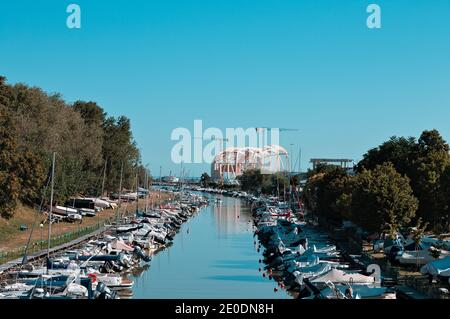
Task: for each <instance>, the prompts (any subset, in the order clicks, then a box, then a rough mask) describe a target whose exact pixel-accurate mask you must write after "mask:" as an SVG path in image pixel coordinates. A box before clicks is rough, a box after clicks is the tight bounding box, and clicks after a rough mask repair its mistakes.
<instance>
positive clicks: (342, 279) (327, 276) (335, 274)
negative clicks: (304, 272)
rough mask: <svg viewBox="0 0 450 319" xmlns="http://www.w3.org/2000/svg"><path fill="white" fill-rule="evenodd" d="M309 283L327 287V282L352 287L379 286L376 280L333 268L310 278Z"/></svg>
mask: <svg viewBox="0 0 450 319" xmlns="http://www.w3.org/2000/svg"><path fill="white" fill-rule="evenodd" d="M309 282H310V283H311V284H313V285H317V286H320V285H322V286H323V285H325V284H326V283H327V282H331V283H333V284H351V285H374V284H377V282H376V278H375V277H372V276H365V275H362V274H358V273H347V272H345V271H343V270H339V269H336V268H331V269H330V270H329V271H327V272H325V273H323V274H320V275H318V276H315V277H314V278H310V279H309Z"/></svg>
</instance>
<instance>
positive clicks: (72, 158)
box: [0, 77, 145, 219]
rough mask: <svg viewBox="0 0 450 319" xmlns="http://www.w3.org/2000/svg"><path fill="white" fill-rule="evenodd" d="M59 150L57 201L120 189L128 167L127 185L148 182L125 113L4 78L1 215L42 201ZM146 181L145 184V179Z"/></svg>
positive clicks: (0, 89) (0, 86)
mask: <svg viewBox="0 0 450 319" xmlns="http://www.w3.org/2000/svg"><path fill="white" fill-rule="evenodd" d="M53 152H56V153H57V165H56V172H55V196H56V197H55V201H56V202H57V203H63V202H64V201H65V200H66V199H67V198H68V197H70V196H76V195H94V196H99V195H101V194H100V193H101V189H102V178H103V172H104V170H105V167H106V179H105V185H104V186H105V187H104V191H105V192H113V191H117V190H118V188H119V179H120V172H121V168H122V166H123V177H124V183H123V185H124V187H125V188H129V189H134V188H135V184H136V181H135V176H136V174H137V173H139V174H140V176H141V178H140V181H144V178H143V175H144V174H145V168H144V167H143V166H142V164H141V156H140V152H139V149H138V148H137V145H136V143H135V141H134V139H133V135H132V132H131V123H130V120H129V119H128V118H126V117H125V116H119V117H112V116H109V115H108V114H107V113H106V112H105V111H104V110H103V109H102V108H101V107H100V106H99V105H98V104H97V103H95V102H84V101H77V102H75V103H68V102H66V101H64V99H63V98H62V96H61V95H60V94H48V93H46V92H44V91H43V90H42V89H40V88H37V87H30V86H27V85H25V84H15V85H9V84H7V83H6V78H4V77H0V219H1V218H3V219H10V218H12V217H13V216H14V214H15V213H16V211H17V207H18V205H20V204H21V203H24V204H26V205H28V206H31V207H32V206H34V205H39V203H40V201H41V199H42V198H44V197H47V196H46V195H47V194H46V193H44V189H45V186H46V185H48V180H49V175H50V174H49V167H50V166H51V165H50V164H51V163H50V161H51V155H52V153H53ZM142 185H143V184H142Z"/></svg>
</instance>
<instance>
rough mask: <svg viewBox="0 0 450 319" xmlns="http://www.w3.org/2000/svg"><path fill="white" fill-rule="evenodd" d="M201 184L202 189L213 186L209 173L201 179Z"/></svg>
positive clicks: (204, 174)
mask: <svg viewBox="0 0 450 319" xmlns="http://www.w3.org/2000/svg"><path fill="white" fill-rule="evenodd" d="M200 184H201V185H202V187H208V186H209V185H210V184H211V177H210V176H209V175H208V173H203V174H202V176H201V177H200Z"/></svg>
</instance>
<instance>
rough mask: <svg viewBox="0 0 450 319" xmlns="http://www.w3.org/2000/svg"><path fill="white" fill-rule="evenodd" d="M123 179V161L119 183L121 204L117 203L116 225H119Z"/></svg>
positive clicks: (120, 200) (120, 201)
mask: <svg viewBox="0 0 450 319" xmlns="http://www.w3.org/2000/svg"><path fill="white" fill-rule="evenodd" d="M122 179H123V161H122V165H121V167H120V183H119V204H118V205H117V214H116V227H118V226H119V214H120V206H121V204H122Z"/></svg>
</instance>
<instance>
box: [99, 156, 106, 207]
mask: <svg viewBox="0 0 450 319" xmlns="http://www.w3.org/2000/svg"><path fill="white" fill-rule="evenodd" d="M107 165H108V160H105V168H104V169H103V181H102V192H101V194H100V198H101V197H103V194H104V193H105V181H106V167H107Z"/></svg>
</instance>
